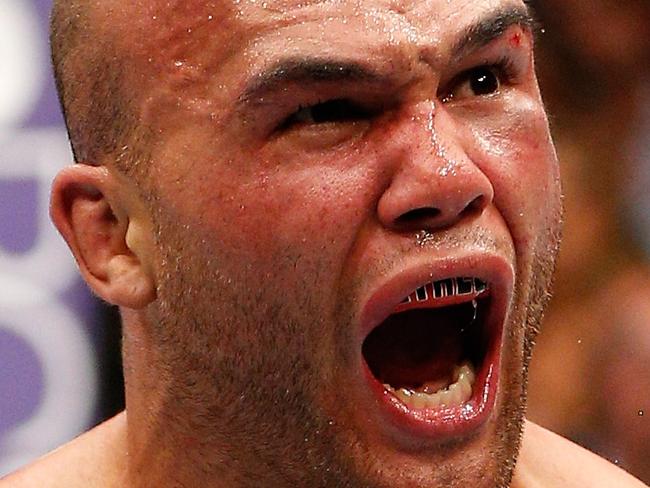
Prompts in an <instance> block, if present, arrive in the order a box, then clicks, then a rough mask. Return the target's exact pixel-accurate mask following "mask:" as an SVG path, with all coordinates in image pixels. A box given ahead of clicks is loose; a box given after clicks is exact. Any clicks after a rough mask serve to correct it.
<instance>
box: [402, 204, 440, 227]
mask: <svg viewBox="0 0 650 488" xmlns="http://www.w3.org/2000/svg"><path fill="white" fill-rule="evenodd" d="M440 213H441V212H440V209H438V208H435V207H422V208H416V209H413V210H410V211H408V212H406V213H405V214H403V215H400V216H399V217H398V218H397V221H396V223H397V224H398V225H408V224H413V223H417V222H421V221H423V220H425V221H426V220H430V219H434V218H437V217H438V216H440Z"/></svg>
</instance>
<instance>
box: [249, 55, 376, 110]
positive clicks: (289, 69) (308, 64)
mask: <svg viewBox="0 0 650 488" xmlns="http://www.w3.org/2000/svg"><path fill="white" fill-rule="evenodd" d="M385 80H386V76H384V75H382V74H379V73H377V72H375V71H373V70H372V69H370V68H369V67H367V66H365V65H363V64H361V63H358V62H355V61H343V60H341V59H338V58H302V57H295V58H286V59H282V60H280V61H279V62H278V63H276V64H275V65H273V66H272V67H271V68H270V69H267V70H265V71H264V72H263V73H261V74H259V75H257V76H255V78H254V80H253V82H252V83H250V84H249V85H248V86H247V87H246V89H245V91H244V93H242V95H241V96H240V97H239V101H240V102H245V101H248V100H251V99H254V98H256V96H259V94H260V93H263V92H268V91H272V90H273V88H275V87H277V86H282V85H285V84H287V83H291V82H329V83H332V82H337V81H348V82H379V81H385Z"/></svg>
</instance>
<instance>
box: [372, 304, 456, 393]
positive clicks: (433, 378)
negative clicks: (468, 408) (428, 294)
mask: <svg viewBox="0 0 650 488" xmlns="http://www.w3.org/2000/svg"><path fill="white" fill-rule="evenodd" d="M454 308H456V307H448V308H443V309H437V310H435V311H434V310H412V311H408V312H403V313H400V314H397V315H393V316H391V317H390V318H389V319H388V320H386V321H385V322H384V323H383V324H382V325H380V326H379V327H377V329H375V330H374V331H373V332H372V333H371V334H370V335H369V336H368V338H367V339H366V341H365V343H364V347H363V350H364V355H365V358H366V361H367V363H368V365H369V367H370V369H371V371H372V372H373V374H374V375H375V377H376V378H377V379H379V381H381V382H382V383H387V384H389V385H391V386H392V387H393V388H396V389H397V388H409V389H413V390H420V391H428V390H432V391H433V392H435V391H436V390H438V389H440V388H443V387H445V386H447V385H449V384H450V383H452V382H453V381H454V378H453V374H454V369H455V367H456V366H457V365H458V364H460V362H461V361H462V359H463V341H462V337H461V328H462V324H459V323H458V319H459V316H458V314H457V313H456V312H455V311H454V310H453V309H454Z"/></svg>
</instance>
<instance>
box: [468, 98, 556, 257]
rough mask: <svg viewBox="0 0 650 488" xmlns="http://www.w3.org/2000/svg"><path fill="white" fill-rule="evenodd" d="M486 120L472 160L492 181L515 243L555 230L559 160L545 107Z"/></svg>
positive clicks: (476, 130)
mask: <svg viewBox="0 0 650 488" xmlns="http://www.w3.org/2000/svg"><path fill="white" fill-rule="evenodd" d="M512 106H517V107H518V108H517V110H513V111H509V112H503V113H502V115H500V116H496V117H495V116H492V117H490V118H485V119H484V120H483V122H481V123H480V124H477V125H475V126H474V127H473V130H472V143H471V147H472V151H473V152H474V154H472V155H471V156H472V159H473V160H474V161H476V162H477V164H478V165H479V166H480V167H481V169H482V171H483V172H484V173H485V174H486V175H487V176H488V177H489V178H490V181H491V182H492V184H493V186H494V192H495V204H496V206H497V207H498V208H499V210H500V212H501V213H502V214H503V217H504V218H505V220H506V222H507V223H508V225H509V227H510V231H511V232H512V234H513V238H514V239H515V243H516V244H519V245H522V244H523V245H525V246H528V245H530V243H531V242H532V241H534V240H536V239H537V238H538V237H540V235H547V234H548V233H549V231H554V227H555V226H557V222H558V221H559V217H560V213H561V211H560V207H561V205H560V183H559V181H560V179H559V170H558V162H557V156H556V153H555V149H554V146H553V143H552V141H551V138H550V134H549V130H548V122H547V119H546V115H545V112H544V111H543V109H542V106H541V103H539V104H538V103H532V102H529V103H523V102H518V103H516V104H514V103H513V104H512Z"/></svg>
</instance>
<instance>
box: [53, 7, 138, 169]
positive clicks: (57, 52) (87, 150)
mask: <svg viewBox="0 0 650 488" xmlns="http://www.w3.org/2000/svg"><path fill="white" fill-rule="evenodd" d="M92 3H93V2H90V1H88V0H54V4H53V8H52V16H51V24H50V45H51V49H52V64H53V67H54V77H55V81H56V86H57V91H58V94H59V101H60V103H61V107H62V110H63V115H64V118H65V123H66V126H67V129H68V135H69V137H70V144H71V146H72V152H73V155H74V159H75V161H76V162H78V163H87V164H102V162H104V161H106V160H108V159H112V160H114V161H115V162H116V165H117V166H118V169H126V170H127V171H128V170H129V166H131V165H129V164H127V163H126V160H127V159H131V158H132V157H134V156H133V153H132V152H131V151H130V150H129V149H130V148H129V145H130V144H131V143H132V142H133V138H134V137H135V136H134V134H135V132H136V129H137V125H138V116H137V113H136V112H135V109H134V104H133V99H132V98H131V97H132V95H129V94H127V90H126V89H125V81H124V76H123V73H124V70H125V69H126V66H125V65H124V64H125V63H124V60H123V59H121V58H120V53H119V52H118V48H117V47H116V45H115V44H116V43H115V42H114V41H115V35H116V34H115V32H111V31H110V30H109V29H107V25H105V23H103V22H98V21H97V17H98V12H97V11H95V10H94V9H93V7H92Z"/></svg>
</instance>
